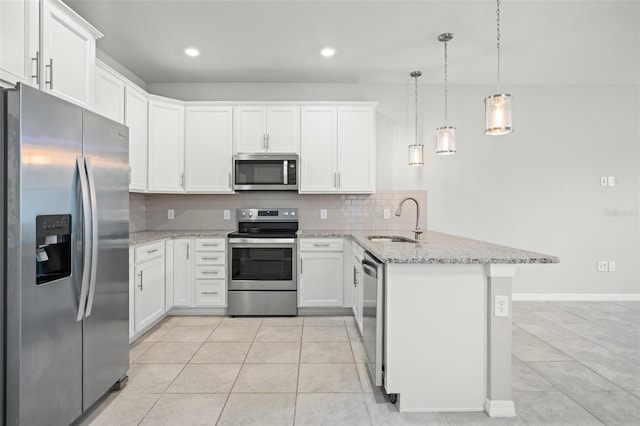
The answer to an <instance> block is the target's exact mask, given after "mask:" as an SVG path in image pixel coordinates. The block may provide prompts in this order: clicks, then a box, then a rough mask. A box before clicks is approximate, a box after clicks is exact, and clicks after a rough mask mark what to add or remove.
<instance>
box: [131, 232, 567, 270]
mask: <svg viewBox="0 0 640 426" xmlns="http://www.w3.org/2000/svg"><path fill="white" fill-rule="evenodd" d="M229 232H231V231H230V230H202V231H142V232H132V233H131V234H129V245H130V246H132V245H137V244H144V243H148V242H152V241H159V240H163V239H169V238H192V237H193V238H225V237H226V236H227V234H228V233H229ZM388 234H393V235H400V236H404V237H407V238H410V239H413V233H412V232H397V231H367V232H352V231H348V230H306V231H305V230H300V231H298V237H299V238H331V237H333V238H351V239H352V240H354V241H355V242H356V243H358V244H359V245H361V246H362V247H364V248H365V249H366V250H368V251H370V252H371V253H372V254H373V255H374V256H376V257H377V258H378V259H380V261H382V262H385V263H441V264H490V263H511V264H516V263H535V264H540V263H559V262H560V259H559V258H558V257H556V256H551V255H548V254H542V253H536V252H533V251H528V250H521V249H517V248H512V247H506V246H502V245H499V244H493V243H489V242H486V241H479V240H472V239H469V238H463V237H458V236H455V235H450V234H444V233H441V232H436V231H425V233H424V234H422V235H421V238H420V241H419V242H417V243H394V242H373V241H370V240H369V239H368V238H367V237H368V236H372V235H376V236H378V235H388Z"/></svg>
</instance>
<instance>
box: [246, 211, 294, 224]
mask: <svg viewBox="0 0 640 426" xmlns="http://www.w3.org/2000/svg"><path fill="white" fill-rule="evenodd" d="M236 219H237V220H238V222H254V221H255V222H297V221H298V209H297V208H278V209H238V210H236Z"/></svg>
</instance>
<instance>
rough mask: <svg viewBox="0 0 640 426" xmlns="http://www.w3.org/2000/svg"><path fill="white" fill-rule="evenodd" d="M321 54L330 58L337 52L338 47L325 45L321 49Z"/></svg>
mask: <svg viewBox="0 0 640 426" xmlns="http://www.w3.org/2000/svg"><path fill="white" fill-rule="evenodd" d="M320 54H321V55H322V56H324V57H325V58H330V57H332V56H333V55H335V54H336V48H335V47H329V46H327V47H323V48H322V50H321V51H320Z"/></svg>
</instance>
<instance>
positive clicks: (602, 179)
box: [600, 176, 609, 186]
mask: <svg viewBox="0 0 640 426" xmlns="http://www.w3.org/2000/svg"><path fill="white" fill-rule="evenodd" d="M608 184H609V179H607V177H606V176H600V186H607V185H608Z"/></svg>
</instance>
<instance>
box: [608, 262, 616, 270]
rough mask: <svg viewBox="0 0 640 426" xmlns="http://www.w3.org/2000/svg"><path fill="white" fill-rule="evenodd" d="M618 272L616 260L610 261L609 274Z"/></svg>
mask: <svg viewBox="0 0 640 426" xmlns="http://www.w3.org/2000/svg"><path fill="white" fill-rule="evenodd" d="M615 271H616V261H615V260H610V261H609V272H615Z"/></svg>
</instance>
